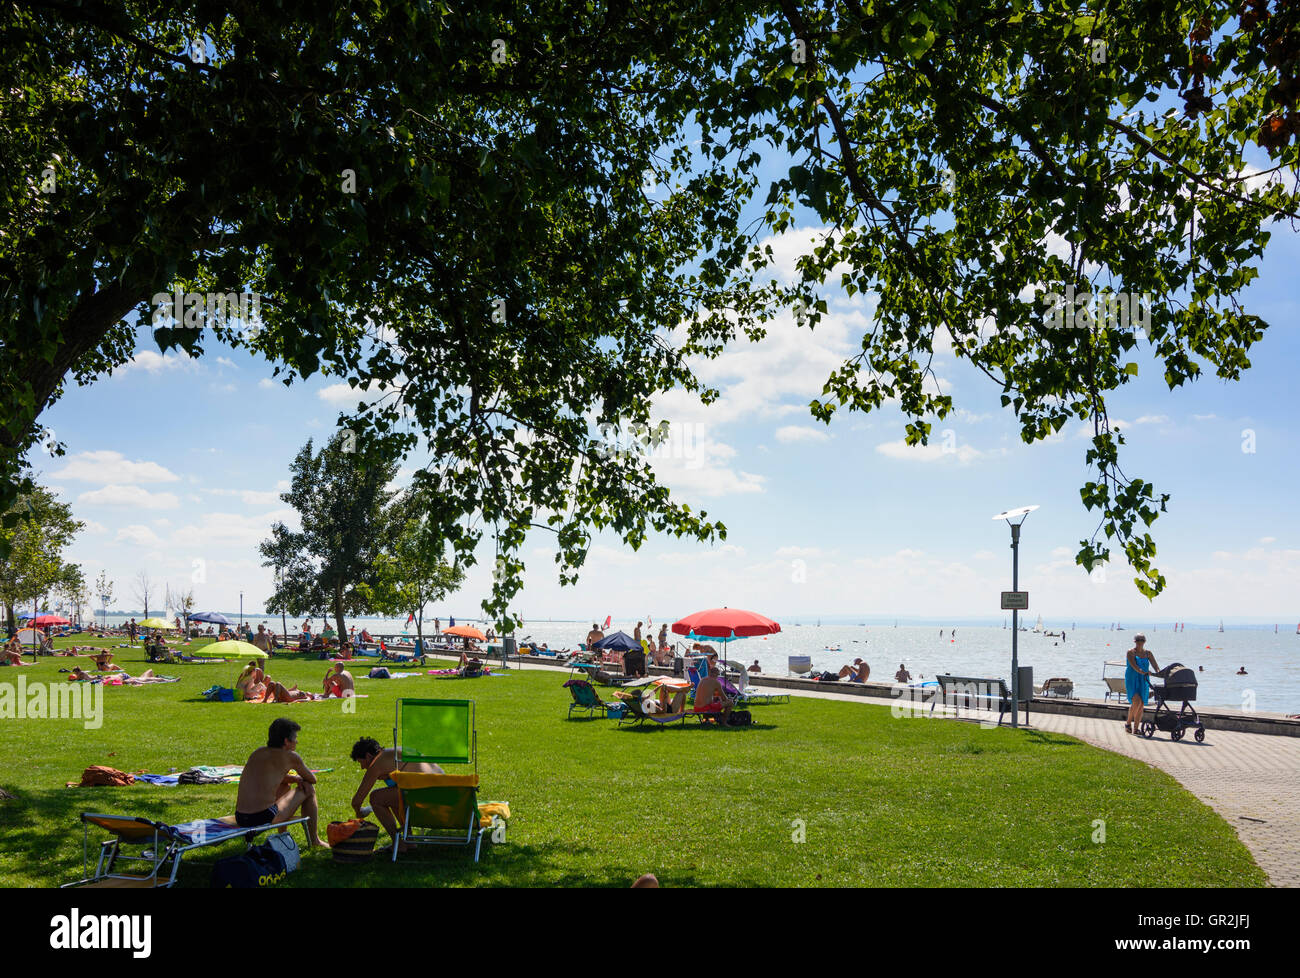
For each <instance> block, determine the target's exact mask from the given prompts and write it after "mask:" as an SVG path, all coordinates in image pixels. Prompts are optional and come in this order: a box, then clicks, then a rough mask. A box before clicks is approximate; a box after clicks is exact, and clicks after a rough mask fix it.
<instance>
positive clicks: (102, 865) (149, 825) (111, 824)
mask: <svg viewBox="0 0 1300 978" xmlns="http://www.w3.org/2000/svg"><path fill="white" fill-rule="evenodd" d="M306 821H307V819H306V817H302V818H291V819H289V820H288V821H287V822H277V823H274V824H271V825H259V826H258V827H257V828H253V829H243V828H240V827H239V826H238V825H235V824H234V823H233V822H231V821H227V820H225V819H219V818H204V819H199V820H197V821H194V822H184V823H182V824H180V825H166V824H164V823H162V822H155V821H153V820H152V819H148V818H143V817H141V816H136V815H97V814H94V813H92V812H82V813H81V822H82V825H83V827H84V831H83V833H82V863H83V866H82V870H83V872H86V871H88V870H89V868H90V827H91V826H92V825H94V826H96V827H97V828H101V829H105V830H106V831H108V832H109V833H110V834H111V835H112V836H113V837H112V838H111V839H106V840H104V841H103V842H102V843H100V847H99V860H98V861H97V862H96V863H95V872H94V874H93V875H88V876H86V877H85V878H84V879H80V880H77V881H76V882H75V883H65V884H64V886H63V888H64V889H66V888H68V887H74V886H75V887H95V888H100V887H114V888H117V887H142V888H152V887H159V888H166V887H170V886H173V885H174V884H175V883H176V874H177V872H179V870H180V868H181V860H182V859H184V858H185V854H186V853H187V852H193V851H194V850H195V849H203V848H206V847H207V846H214V845H219V844H221V843H223V842H229V841H231V840H232V839H243V840H244V841H245V843H247V846H248V848H250V849H251V848H252V847H253V844H254V840H255V839H256V837H257V836H259V835H261V834H262V833H263V832H269V831H271V830H272V829H275V830H279V829H282V828H287V827H288V826H290V825H301V824H305V823H306ZM306 831H307V830H306V829H303V832H304V834H305V833H306ZM304 841H305V839H304ZM123 843H126V844H127V845H128V846H136V845H138V846H140V847H141V850H142V851H141V852H140V854H139V855H134V856H132V855H127V854H126V853H124V852H123V851H122V845H123ZM119 862H132V863H144V864H145V865H146V866H147V867H148V871H147V872H141V873H123V872H117V871H116V870H117V864H118V863H119Z"/></svg>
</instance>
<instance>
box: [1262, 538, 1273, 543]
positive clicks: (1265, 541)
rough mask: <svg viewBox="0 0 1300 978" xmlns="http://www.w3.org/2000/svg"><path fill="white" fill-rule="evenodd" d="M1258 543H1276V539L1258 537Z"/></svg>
mask: <svg viewBox="0 0 1300 978" xmlns="http://www.w3.org/2000/svg"><path fill="white" fill-rule="evenodd" d="M1259 542H1260V543H1277V537H1260V538H1259Z"/></svg>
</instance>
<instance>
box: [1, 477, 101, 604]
mask: <svg viewBox="0 0 1300 978" xmlns="http://www.w3.org/2000/svg"><path fill="white" fill-rule="evenodd" d="M14 507H15V508H16V509H18V510H20V511H21V513H22V516H23V518H22V519H21V520H17V521H15V522H14V523H13V525H12V526H5V527H0V539H2V540H3V542H4V543H5V544H6V545H7V549H8V552H9V556H8V557H7V558H5V559H4V560H0V604H2V605H3V607H4V613H5V622H6V623H7V624H8V626H9V627H10V628H13V627H15V626H16V617H15V615H16V609H26V608H27V607H29V606H30V605H31V604H32V603H33V602H35V601H38V600H40V599H43V598H45V597H47V596H48V595H50V594H51V593H52V592H53V591H55V590H57V589H60V588H62V587H63V586H64V585H65V584H72V583H75V581H76V579H77V578H78V577H79V575H80V573H81V569H80V568H79V567H77V566H76V565H74V564H68V563H65V562H64V560H63V551H64V550H65V549H66V548H67V547H68V546H69V545H70V544H71V543H72V538H73V537H74V536H76V535H77V533H79V532H80V531H81V530H82V529H83V528H84V527H85V524H84V523H81V522H79V521H78V520H76V519H73V516H72V508H71V507H70V506H68V505H67V504H65V503H61V502H59V501H58V500H57V499H55V498H54V496H53V495H52V494H51V493H50V492H49V491H48V490H46V489H42V488H40V487H37V488H35V489H33V490H31V491H29V492H24V493H22V494H21V495H20V496H19V497H18V499H17V501H16V503H15V504H14Z"/></svg>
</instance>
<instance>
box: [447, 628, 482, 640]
mask: <svg viewBox="0 0 1300 978" xmlns="http://www.w3.org/2000/svg"><path fill="white" fill-rule="evenodd" d="M442 634H444V635H455V636H457V637H458V638H477V639H482V638H485V637H486V636H484V634H483V633H482V632H480V631H479V630H478V629H477V628H474V627H473V626H471V625H454V626H452V627H451V628H444V629H443V630H442Z"/></svg>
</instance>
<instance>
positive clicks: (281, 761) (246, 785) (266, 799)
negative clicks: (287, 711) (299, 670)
mask: <svg viewBox="0 0 1300 978" xmlns="http://www.w3.org/2000/svg"><path fill="white" fill-rule="evenodd" d="M301 729H302V727H301V726H300V725H299V724H296V723H294V722H293V721H292V720H289V719H286V718H285V717H281V718H280V719H278V720H274V721H272V723H271V728H270V730H269V731H267V735H266V746H265V747H259V748H258V749H257V750H255V751H253V753H252V754H250V755H249V756H248V762H247V763H246V764H245V765H244V770H243V773H241V774H240V776H239V795H238V796H237V797H236V799H235V824H236V825H238V826H239V827H240V828H244V829H251V828H256V827H258V826H259V825H270V824H274V823H277V822H287V821H288V820H289V819H291V818H293V816H294V813H295V812H297V811H298V809H299V808H301V809H302V813H303V814H304V815H306V816H307V844H308V845H309V846H326V847H327V848H328V844H327V843H326V842H325V841H324V840H323V839H321V837H320V835H319V834H318V833H317V829H316V775H314V774H312V773H311V769H310V768H308V767H307V763H306V762H305V761H304V760H303V759H302V758H301V757H299V756H298V731H299V730H301ZM290 771H296V772H298V773H297V774H290V773H289V772H290Z"/></svg>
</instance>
